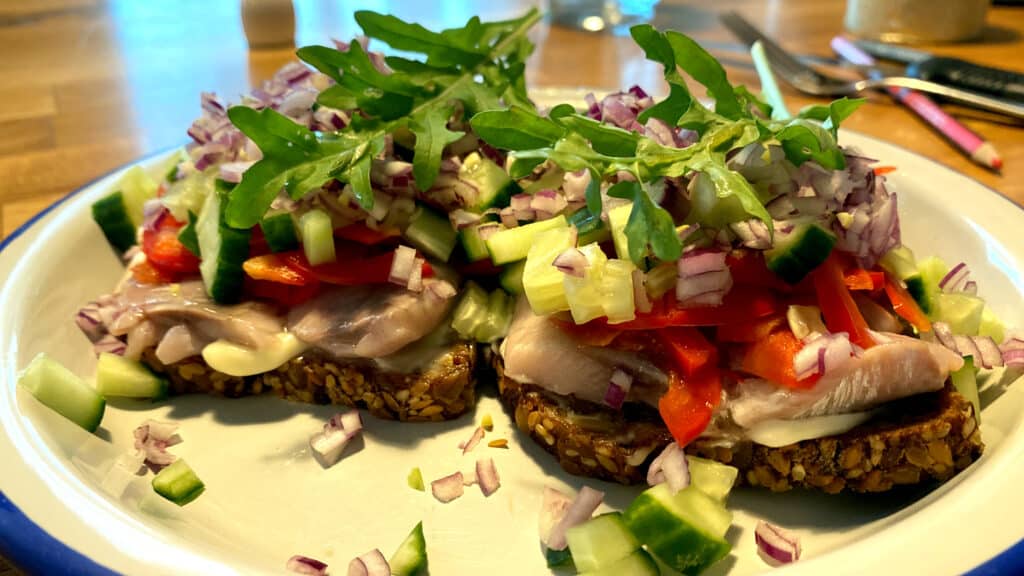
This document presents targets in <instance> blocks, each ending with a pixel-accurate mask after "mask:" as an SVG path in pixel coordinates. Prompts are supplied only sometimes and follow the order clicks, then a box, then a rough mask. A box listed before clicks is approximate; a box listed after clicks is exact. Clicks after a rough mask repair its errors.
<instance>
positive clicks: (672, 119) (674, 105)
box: [637, 82, 693, 126]
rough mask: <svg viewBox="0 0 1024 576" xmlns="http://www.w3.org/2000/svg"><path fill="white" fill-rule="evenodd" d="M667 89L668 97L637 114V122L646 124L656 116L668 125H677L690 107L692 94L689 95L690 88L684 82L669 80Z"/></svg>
mask: <svg viewBox="0 0 1024 576" xmlns="http://www.w3.org/2000/svg"><path fill="white" fill-rule="evenodd" d="M668 90H669V92H668V97H666V98H665V99H664V100H662V101H661V102H657V103H655V104H654V106H651V107H650V108H648V109H646V110H644V111H643V112H641V113H640V115H639V116H637V121H638V122H640V123H641V124H647V121H648V120H649V119H651V118H657V119H659V120H661V121H663V122H665V123H666V124H668V125H669V126H678V125H679V124H678V122H679V119H680V118H682V116H683V114H686V111H687V110H688V109H689V108H690V102H692V101H693V96H691V95H690V90H689V89H688V88H687V87H686V85H685V84H677V83H675V82H670V83H669V85H668Z"/></svg>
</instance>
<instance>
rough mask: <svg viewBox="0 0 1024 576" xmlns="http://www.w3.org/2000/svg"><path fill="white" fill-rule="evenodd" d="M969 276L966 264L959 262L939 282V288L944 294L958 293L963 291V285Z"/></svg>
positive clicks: (969, 271)
mask: <svg viewBox="0 0 1024 576" xmlns="http://www.w3.org/2000/svg"><path fill="white" fill-rule="evenodd" d="M970 275H971V270H970V269H969V268H968V267H967V264H965V263H963V262H960V263H959V264H957V265H956V266H953V268H951V269H950V270H949V272H947V273H946V275H945V276H943V277H942V280H939V288H940V289H941V290H942V291H943V292H946V293H950V292H959V291H961V290H962V289H963V287H964V284H965V283H966V282H967V279H968V277H970Z"/></svg>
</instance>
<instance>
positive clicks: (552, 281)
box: [492, 228, 574, 315]
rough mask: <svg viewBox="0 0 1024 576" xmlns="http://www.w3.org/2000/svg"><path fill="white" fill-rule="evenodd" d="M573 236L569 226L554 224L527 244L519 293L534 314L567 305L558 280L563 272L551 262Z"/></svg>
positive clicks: (562, 285)
mask: <svg viewBox="0 0 1024 576" xmlns="http://www.w3.org/2000/svg"><path fill="white" fill-rule="evenodd" d="M495 236H497V234H495ZM573 236H574V233H573V230H572V228H555V229H554V230H548V231H545V232H542V233H540V234H538V235H537V236H536V238H534V239H533V245H532V246H530V247H529V254H528V255H527V257H526V265H525V266H524V267H523V293H524V294H526V299H527V300H529V301H530V307H531V308H533V311H534V312H535V313H536V314H542V315H543V314H552V313H554V312H559V311H561V310H568V309H569V302H568V300H566V298H565V286H564V284H563V283H562V279H563V278H564V277H565V274H563V273H562V272H561V271H560V270H559V269H558V268H555V267H554V266H552V265H551V263H552V262H554V261H555V258H556V257H557V256H558V255H559V254H561V253H562V252H564V251H565V250H567V249H569V248H571V247H572V246H573ZM492 238H493V237H492ZM492 254H493V252H492Z"/></svg>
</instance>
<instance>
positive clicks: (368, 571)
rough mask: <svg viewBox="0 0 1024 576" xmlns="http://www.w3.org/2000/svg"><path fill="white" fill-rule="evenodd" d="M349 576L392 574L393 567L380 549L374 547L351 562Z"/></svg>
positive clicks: (384, 575) (386, 575)
mask: <svg viewBox="0 0 1024 576" xmlns="http://www.w3.org/2000/svg"><path fill="white" fill-rule="evenodd" d="M348 576H391V567H390V566H388V561H387V558H385V557H384V555H383V554H381V552H380V550H378V549H376V548H374V549H373V550H370V551H369V552H367V553H366V554H363V555H362V556H359V557H357V558H353V559H352V562H349V565H348Z"/></svg>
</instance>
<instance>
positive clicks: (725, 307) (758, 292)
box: [615, 286, 784, 330]
mask: <svg viewBox="0 0 1024 576" xmlns="http://www.w3.org/2000/svg"><path fill="white" fill-rule="evenodd" d="M783 308H784V307H783V305H782V303H781V302H780V301H779V299H778V298H777V297H776V296H775V294H773V293H772V292H771V291H768V290H765V289H763V288H754V287H750V286H733V287H732V290H730V291H729V293H728V294H726V295H725V299H724V300H723V302H722V304H721V305H720V306H704V307H700V308H677V307H676V298H675V293H674V292H672V291H669V293H668V294H666V295H665V297H663V298H662V299H661V300H656V301H655V302H654V306H653V308H652V309H651V311H650V312H648V313H646V314H637V315H636V319H634V320H631V321H629V322H623V323H621V324H615V327H616V328H618V329H620V330H655V329H658V328H666V327H668V326H722V325H726V324H738V323H740V322H746V321H748V320H750V319H753V318H761V317H764V316H769V315H771V314H774V313H776V312H779V311H780V310H782V309H783Z"/></svg>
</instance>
